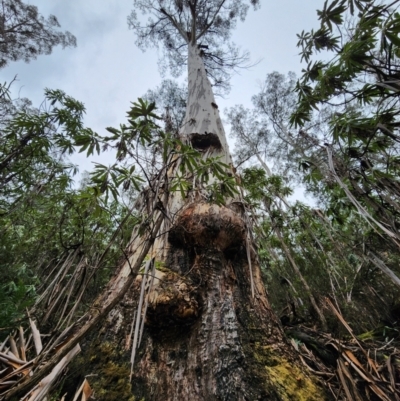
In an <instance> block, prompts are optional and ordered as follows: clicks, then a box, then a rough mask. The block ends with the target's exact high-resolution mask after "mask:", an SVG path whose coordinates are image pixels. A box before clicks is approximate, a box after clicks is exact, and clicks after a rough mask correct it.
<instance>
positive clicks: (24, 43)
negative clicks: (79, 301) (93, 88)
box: [0, 0, 76, 68]
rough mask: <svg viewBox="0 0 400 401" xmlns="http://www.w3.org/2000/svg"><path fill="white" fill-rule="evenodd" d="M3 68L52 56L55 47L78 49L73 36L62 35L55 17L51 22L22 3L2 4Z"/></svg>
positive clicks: (8, 1)
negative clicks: (73, 47) (42, 55)
mask: <svg viewBox="0 0 400 401" xmlns="http://www.w3.org/2000/svg"><path fill="white" fill-rule="evenodd" d="M0 7H1V11H0V68H3V67H5V66H6V65H7V64H8V63H9V62H10V61H18V60H24V61H26V62H29V61H30V60H34V59H36V58H37V56H38V55H40V54H50V53H51V52H52V50H53V47H55V46H58V45H61V46H62V47H67V46H76V38H75V36H73V35H72V34H71V33H70V32H68V31H67V32H60V31H58V28H59V27H60V24H59V22H58V20H57V18H56V17H55V16H54V15H50V16H49V17H48V18H47V19H46V18H44V17H43V16H42V15H40V14H39V11H38V8H37V7H36V6H34V5H32V4H26V3H24V2H23V1H21V0H2V1H1V2H0Z"/></svg>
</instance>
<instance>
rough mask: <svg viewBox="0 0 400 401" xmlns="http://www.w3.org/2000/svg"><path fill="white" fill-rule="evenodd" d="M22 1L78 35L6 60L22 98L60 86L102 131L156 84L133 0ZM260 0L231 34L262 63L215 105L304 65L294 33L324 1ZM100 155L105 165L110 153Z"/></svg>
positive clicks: (5, 74)
mask: <svg viewBox="0 0 400 401" xmlns="http://www.w3.org/2000/svg"><path fill="white" fill-rule="evenodd" d="M24 1H25V2H26V3H29V4H33V5H36V6H37V7H38V8H39V12H40V13H41V14H42V15H44V16H45V17H47V16H48V15H49V14H54V15H55V16H56V17H57V18H58V20H59V22H60V24H61V29H62V30H63V31H65V30H68V31H70V32H71V33H73V34H74V35H75V36H76V37H77V41H78V46H77V47H76V48H68V49H64V50H62V49H61V48H56V49H55V50H54V51H53V53H52V54H51V55H49V56H39V57H38V59H37V60H34V61H32V62H31V63H29V64H26V63H23V62H18V63H11V64H10V65H9V66H8V67H6V68H4V69H2V70H0V80H1V82H2V83H4V81H10V80H11V79H12V78H13V77H14V76H15V75H18V82H17V83H16V84H15V85H14V95H15V96H17V95H18V94H19V96H21V97H27V98H29V99H31V100H32V101H33V105H34V106H39V105H40V103H41V101H42V100H43V90H44V88H46V87H47V88H51V89H62V90H64V91H65V92H66V93H67V94H68V95H70V96H72V97H74V98H76V99H77V100H80V101H82V102H83V103H84V104H85V106H86V109H87V114H86V118H85V123H86V125H87V126H88V127H91V128H92V129H94V130H95V131H97V132H98V133H100V134H102V133H104V132H105V130H104V128H105V127H107V126H115V127H117V126H118V125H119V124H120V123H123V122H125V115H126V111H127V110H128V109H129V107H130V102H132V101H135V100H136V99H137V98H138V97H140V96H142V95H143V94H144V93H146V92H147V90H148V89H154V88H155V87H156V86H157V85H159V84H160V82H161V79H162V78H161V77H160V74H159V71H158V66H157V59H158V55H157V51H156V50H154V49H149V50H148V51H147V52H145V53H142V52H141V51H140V50H139V49H137V48H136V46H135V45H134V40H135V37H134V34H133V32H132V31H130V30H129V29H128V25H127V16H128V15H129V13H130V11H131V10H132V7H133V4H132V1H130V0H114V1H111V0H24ZM261 3H262V4H261V9H259V10H258V11H256V12H254V11H253V10H249V14H248V17H247V19H246V21H245V22H244V23H239V24H238V28H237V29H236V31H235V32H234V35H233V39H234V41H235V42H236V43H237V44H238V45H239V46H241V47H242V48H243V49H247V50H249V51H250V54H251V59H252V61H257V60H261V62H260V63H259V64H257V65H256V66H254V67H252V68H251V69H250V70H242V71H241V74H240V75H236V76H234V77H233V79H232V81H231V84H232V90H231V92H230V94H229V95H228V96H227V97H226V98H225V99H220V100H219V102H218V103H219V106H220V110H221V109H222V110H223V109H225V108H227V107H231V106H234V105H235V104H240V103H242V104H244V105H245V106H246V107H251V102H250V99H251V96H252V95H254V94H256V93H257V92H258V91H259V87H260V84H261V82H262V81H263V80H264V79H265V76H266V74H267V73H270V72H273V71H279V72H280V73H284V74H286V73H287V72H289V71H294V72H296V73H297V74H300V72H301V68H302V67H304V66H301V65H300V57H299V56H298V52H299V51H298V49H297V47H296V42H297V37H296V34H297V33H300V32H301V31H302V30H305V31H308V30H310V29H311V28H313V27H314V28H315V27H316V26H317V23H318V21H317V14H316V9H317V8H322V6H323V0H303V1H301V0H280V1H279V0H278V1H277V0H261ZM228 135H229V132H228ZM230 142H231V145H230V146H231V148H232V147H233V143H232V141H230ZM231 150H233V149H231ZM74 162H75V163H79V165H80V170H81V171H83V170H85V169H86V170H90V169H91V163H90V162H89V161H88V160H86V159H85V157H83V156H81V157H79V159H76V160H75V159H74ZM102 162H103V163H104V164H109V163H111V162H112V160H109V161H107V160H103V161H102Z"/></svg>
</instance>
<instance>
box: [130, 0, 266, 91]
mask: <svg viewBox="0 0 400 401" xmlns="http://www.w3.org/2000/svg"><path fill="white" fill-rule="evenodd" d="M249 3H250V4H251V5H252V6H254V7H255V8H256V7H258V6H259V1H258V0H250V1H249ZM133 4H134V10H133V11H132V13H131V14H130V16H129V17H128V24H129V27H130V28H131V29H132V30H133V31H134V32H135V35H136V38H137V39H136V44H137V45H138V46H139V47H140V48H142V49H143V50H145V49H147V48H148V47H149V46H155V47H157V48H159V46H160V45H161V48H162V50H163V53H164V55H163V57H162V59H161V60H162V63H164V66H168V67H169V68H170V70H171V72H172V74H173V75H174V76H178V75H180V74H181V73H182V68H183V67H184V66H185V65H186V64H187V46H188V45H196V44H197V45H199V46H200V47H201V48H202V49H203V60H204V63H205V66H206V69H207V71H208V74H209V76H210V77H211V78H212V79H213V81H214V84H215V85H217V86H220V87H222V88H225V89H227V88H228V87H229V82H228V81H229V76H230V74H231V73H232V70H233V69H234V68H236V67H239V66H241V65H244V63H245V62H246V60H247V59H248V55H247V53H242V54H241V53H240V50H239V49H238V47H237V46H236V45H235V44H234V43H233V42H232V41H231V40H230V39H231V35H232V31H233V29H234V28H235V26H236V23H237V21H238V20H241V21H243V20H244V19H245V17H246V14H247V11H248V8H249V5H248V4H246V2H245V1H243V0H168V1H164V0H134V2H133ZM138 12H140V13H142V14H144V15H148V19H147V21H146V23H142V19H141V18H139V14H138Z"/></svg>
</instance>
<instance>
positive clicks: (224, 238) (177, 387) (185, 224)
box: [101, 0, 324, 401]
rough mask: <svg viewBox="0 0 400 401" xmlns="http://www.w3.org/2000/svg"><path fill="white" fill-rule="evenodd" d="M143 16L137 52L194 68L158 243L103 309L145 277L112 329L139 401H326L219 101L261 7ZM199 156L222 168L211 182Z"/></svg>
mask: <svg viewBox="0 0 400 401" xmlns="http://www.w3.org/2000/svg"><path fill="white" fill-rule="evenodd" d="M250 3H251V4H252V5H253V6H254V7H257V6H258V2H257V1H251V2H250ZM134 7H135V8H134V12H132V14H131V15H130V16H129V18H128V22H129V25H130V27H131V28H132V29H133V30H134V32H135V34H136V36H137V44H138V45H139V46H141V47H142V48H147V47H148V46H149V45H153V46H156V47H158V46H162V48H163V51H164V63H166V65H167V66H168V67H170V69H171V71H172V73H173V74H178V73H180V72H181V71H182V66H184V65H187V67H188V98H187V103H186V114H185V117H184V119H183V123H182V125H181V127H180V130H179V137H180V140H181V142H182V143H181V145H180V147H181V151H182V149H185V146H188V148H187V150H184V151H183V152H181V154H175V155H174V153H172V156H171V158H169V159H168V158H167V159H165V160H166V162H167V166H168V168H167V169H165V170H164V171H166V173H163V175H160V174H158V175H157V176H155V177H154V179H151V180H150V181H149V188H148V189H146V191H145V192H144V193H143V201H142V207H143V213H146V211H147V213H150V214H149V216H150V218H149V223H148V224H149V225H150V226H151V230H152V233H151V238H152V241H151V244H150V242H149V240H147V241H144V240H143V237H140V236H138V235H137V232H136V231H134V235H133V239H132V241H131V243H130V244H129V246H128V250H127V255H128V256H129V259H128V260H127V261H126V262H125V263H124V264H123V265H122V267H121V269H120V270H119V271H118V273H117V274H116V276H115V278H114V279H113V283H112V285H111V286H110V287H108V293H107V294H105V296H104V297H103V298H102V301H101V304H103V303H104V304H107V303H109V302H111V301H110V299H111V297H113V296H115V294H116V293H118V291H120V289H121V288H122V289H124V290H127V289H128V288H131V287H130V283H131V279H130V278H129V277H131V275H132V272H137V269H138V267H139V266H142V267H141V270H140V273H141V274H140V275H139V277H138V279H136V280H135V282H134V286H133V291H132V289H130V290H129V291H127V292H126V294H125V298H124V299H125V305H130V307H119V308H117V309H116V310H115V311H114V312H113V314H112V316H111V318H110V319H111V322H110V323H109V324H110V326H109V328H108V329H107V330H106V331H107V332H108V338H112V337H114V339H115V340H114V341H116V342H118V341H121V338H125V347H126V348H128V349H129V348H132V354H131V364H132V368H131V377H132V384H131V386H132V394H133V395H134V396H135V398H137V399H141V398H145V399H146V400H147V399H148V400H157V399H159V398H161V397H162V398H164V399H168V400H180V399H190V400H199V401H200V400H247V399H266V398H268V399H276V400H283V399H287V398H290V399H294V400H295V399H301V398H302V397H307V398H308V399H310V400H312V399H323V398H324V396H323V394H322V392H321V391H320V389H319V388H318V387H317V386H315V385H314V384H313V382H312V381H311V380H310V379H309V378H308V377H307V375H306V374H305V373H304V372H303V371H302V368H301V367H300V366H299V365H298V364H297V363H296V362H295V361H294V359H295V356H294V354H293V350H291V349H290V347H289V346H288V344H287V343H286V342H285V339H284V336H283V333H282V331H281V328H280V326H279V323H278V320H277V318H276V316H275V315H274V313H273V312H272V310H271V308H270V306H269V303H268V299H267V294H266V292H265V288H264V285H263V281H262V278H261V271H260V266H259V262H258V257H257V254H256V251H255V248H254V244H253V240H252V234H251V230H252V227H251V222H250V219H249V216H248V214H247V212H248V211H247V210H246V204H245V202H244V201H243V198H242V196H241V195H240V192H239V191H238V190H237V189H236V188H235V184H234V182H235V181H234V169H233V166H232V160H231V156H230V153H229V149H228V145H227V141H226V137H225V132H224V129H223V126H222V122H221V118H220V116H219V110H218V105H217V103H216V100H215V98H214V95H213V90H212V83H213V84H214V86H222V87H223V88H225V89H226V88H227V87H228V77H229V74H230V73H231V72H232V71H233V70H234V69H235V68H236V67H238V66H239V65H240V64H241V63H242V62H243V61H244V60H245V55H243V54H242V55H241V54H240V53H239V51H238V48H237V47H236V46H235V45H234V44H233V43H231V42H230V37H231V32H232V29H233V28H234V27H235V25H236V22H237V21H238V20H243V19H244V18H245V16H246V13H247V11H248V8H249V6H248V5H247V4H245V2H244V1H241V0H230V1H229V0H214V1H205V0H199V1H196V0H186V1H185V0H183V1H175V0H174V1H163V0H148V1H144V0H135V1H134ZM140 11H141V12H142V13H143V14H145V15H148V16H149V18H148V20H147V22H145V23H143V22H142V21H143V19H142V18H139V15H138V14H137V13H138V12H140ZM211 82H212V83H211ZM190 149H192V152H194V153H192V155H194V154H196V155H197V157H200V159H201V160H203V162H201V163H206V164H208V165H209V166H213V169H210V171H209V172H207V173H205V174H202V176H200V174H199V172H198V170H197V168H194V166H193V164H194V162H193V160H192V158H191V153H190V152H191V151H190ZM196 152H197V153H196ZM201 163H200V164H201ZM177 179H178V181H177ZM176 181H177V184H174V182H176ZM145 255H146V256H145ZM146 260H147V262H145V263H144V264H142V263H143V261H146ZM110 294H111V295H110ZM132 305H134V306H135V308H132ZM132 316H133V319H134V321H133V323H132V325H130V324H128V323H126V322H129V320H131V319H132ZM121 322H124V323H121ZM118 339H119V340H118ZM272 361H273V362H272ZM298 377H302V379H301V380H302V382H303V383H304V386H303V387H302V389H299V388H298V386H297V385H295V381H294V380H296V379H298Z"/></svg>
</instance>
